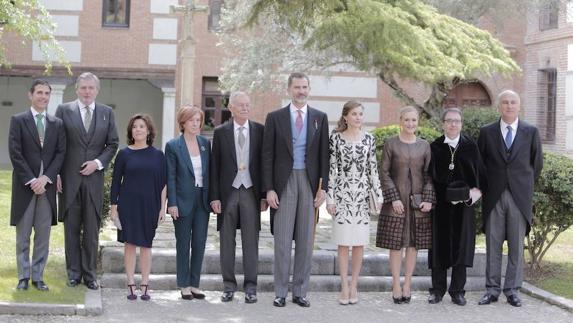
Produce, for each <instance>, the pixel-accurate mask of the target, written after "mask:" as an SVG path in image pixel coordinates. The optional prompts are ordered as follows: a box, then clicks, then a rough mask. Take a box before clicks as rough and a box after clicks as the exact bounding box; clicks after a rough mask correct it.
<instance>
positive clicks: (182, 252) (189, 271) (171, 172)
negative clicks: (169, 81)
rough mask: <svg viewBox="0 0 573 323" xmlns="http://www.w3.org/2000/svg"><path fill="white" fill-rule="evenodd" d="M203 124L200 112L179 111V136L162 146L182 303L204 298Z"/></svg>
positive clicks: (207, 147)
mask: <svg viewBox="0 0 573 323" xmlns="http://www.w3.org/2000/svg"><path fill="white" fill-rule="evenodd" d="M204 121H205V115H204V114H203V111H202V110H201V109H199V108H197V107H190V106H184V107H182V108H180V109H179V111H177V123H178V124H179V130H180V131H181V136H179V138H174V139H172V140H170V141H169V142H168V143H167V145H166V146H165V157H166V159H167V207H168V208H167V211H168V213H169V214H170V215H171V217H172V218H173V224H174V226H175V238H176V241H177V242H176V248H177V286H179V287H180V288H181V297H182V298H183V299H193V298H197V299H203V298H205V294H204V293H203V292H202V291H201V290H200V289H199V279H200V274H201V265H202V264H203V256H204V254H205V242H206V240H207V227H208V225H209V212H210V210H211V209H210V206H209V201H208V192H209V159H210V157H211V143H210V142H209V139H207V138H205V137H203V136H201V135H199V133H200V132H201V128H202V127H203V124H204ZM189 244H191V250H192V251H191V253H190V252H189ZM189 256H191V258H189ZM189 260H191V261H189Z"/></svg>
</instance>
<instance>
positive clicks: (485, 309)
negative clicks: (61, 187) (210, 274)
mask: <svg viewBox="0 0 573 323" xmlns="http://www.w3.org/2000/svg"><path fill="white" fill-rule="evenodd" d="M321 214H322V215H321V221H320V223H319V229H318V230H317V236H316V244H315V248H316V249H320V250H336V245H334V244H332V242H331V241H330V233H331V229H330V226H331V218H330V216H329V215H328V214H327V213H326V211H325V210H324V208H323V209H322V211H321ZM262 226H263V228H262V231H261V241H260V245H261V248H269V249H272V248H273V242H272V236H271V235H270V230H269V221H268V213H265V214H263V221H262ZM375 231H376V221H373V222H372V223H371V233H372V234H371V240H370V245H369V246H367V247H366V252H376V253H380V252H383V250H381V249H379V248H376V247H375V246H374V243H375ZM238 237H240V234H238ZM218 241H219V239H218V234H217V232H216V219H215V218H214V217H212V218H211V221H210V228H209V238H208V244H207V249H208V250H216V251H218V249H219V247H218ZM174 243H175V240H174V235H173V224H172V223H171V221H169V220H168V221H166V222H164V223H163V224H162V225H161V226H160V227H159V228H158V233H157V236H156V242H155V244H154V248H161V247H168V248H172V247H174ZM106 244H111V245H114V244H115V243H114V242H106ZM240 245H241V244H240V243H239V242H238V243H237V246H238V248H240ZM206 294H207V298H206V300H204V301H200V300H193V301H184V300H182V299H181V298H180V296H179V292H178V291H175V290H171V291H160V290H156V291H153V290H152V291H151V295H152V300H151V301H150V302H143V301H141V300H137V301H134V302H131V301H128V300H126V298H125V296H126V291H125V290H123V289H103V290H102V298H103V300H102V302H103V314H102V315H101V316H97V317H82V316H26V315H0V322H161V323H167V322H269V321H272V322H273V323H279V322H289V323H292V322H328V323H335V322H354V323H358V322H360V323H362V322H408V321H410V322H484V321H487V322H508V321H515V322H552V323H553V322H554V323H558V322H572V321H573V313H572V312H568V311H566V310H563V309H561V308H560V307H557V306H554V305H550V304H549V303H547V302H544V301H542V300H539V299H537V298H533V297H530V296H527V295H525V294H522V299H523V303H524V304H523V307H521V308H514V307H512V306H510V305H508V304H507V303H506V302H505V299H504V298H503V297H501V298H500V301H499V302H498V303H494V304H492V305H489V306H478V305H477V302H478V300H479V298H480V297H481V295H482V292H470V293H468V294H467V295H466V297H467V300H468V304H467V305H466V306H465V307H460V306H457V305H454V304H452V303H451V302H450V299H449V297H448V296H446V297H445V299H444V302H442V303H440V304H437V305H430V304H428V303H427V301H426V298H427V292H415V293H413V297H412V303H411V304H408V305H395V304H393V303H392V301H391V294H390V293H387V292H386V293H384V292H368V293H360V295H359V296H360V302H359V303H358V304H357V305H348V306H341V305H339V304H338V303H337V297H338V293H329V292H311V293H309V298H310V301H311V303H312V306H311V307H310V308H300V307H299V306H297V305H294V304H293V303H291V302H290V300H289V302H288V303H287V306H286V308H275V307H273V306H272V300H273V298H274V293H263V292H260V293H259V294H258V296H259V302H258V303H257V304H245V303H244V301H243V297H244V294H242V293H240V292H238V293H236V297H235V300H234V301H233V302H231V303H221V301H220V299H219V297H220V295H221V292H220V291H207V292H206Z"/></svg>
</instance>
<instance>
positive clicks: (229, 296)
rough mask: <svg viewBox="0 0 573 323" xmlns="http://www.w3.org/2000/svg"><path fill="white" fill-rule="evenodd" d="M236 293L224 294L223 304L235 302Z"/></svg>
mask: <svg viewBox="0 0 573 323" xmlns="http://www.w3.org/2000/svg"><path fill="white" fill-rule="evenodd" d="M234 296H235V292H224V293H223V295H222V296H221V302H230V301H232V300H233V297H234Z"/></svg>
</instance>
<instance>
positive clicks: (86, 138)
mask: <svg viewBox="0 0 573 323" xmlns="http://www.w3.org/2000/svg"><path fill="white" fill-rule="evenodd" d="M99 89H100V83H99V79H98V78H97V76H95V75H94V74H92V73H89V72H86V73H82V74H81V75H80V76H79V77H78V79H77V81H76V94H77V96H78V99H77V100H75V101H72V102H68V103H64V104H61V105H60V106H58V109H57V110H56V116H57V117H58V118H60V119H62V120H63V121H64V127H65V129H66V137H67V138H68V140H67V154H66V159H65V160H64V165H63V167H62V172H61V173H60V175H61V182H58V183H59V184H61V185H58V190H59V191H62V194H61V195H60V197H61V198H60V203H59V213H58V219H59V220H60V221H63V222H64V235H65V244H66V269H67V273H68V286H71V287H74V286H76V285H78V284H79V283H80V282H81V280H82V278H83V280H84V283H85V285H86V286H87V287H88V288H89V289H98V288H99V286H98V283H97V280H96V263H97V255H98V238H99V227H100V222H101V213H102V207H103V184H104V169H105V168H106V167H107V166H108V164H109V163H110V161H111V159H112V158H113V156H114V155H115V152H116V151H117V146H118V137H117V129H116V127H115V121H114V120H115V118H114V115H113V111H112V109H111V108H110V107H108V106H106V105H103V104H100V103H96V102H95V98H96V96H97V94H98V92H99Z"/></svg>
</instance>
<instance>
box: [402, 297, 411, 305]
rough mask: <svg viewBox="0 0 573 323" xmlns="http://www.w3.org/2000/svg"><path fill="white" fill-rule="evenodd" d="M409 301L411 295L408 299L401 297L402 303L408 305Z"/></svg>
mask: <svg viewBox="0 0 573 323" xmlns="http://www.w3.org/2000/svg"><path fill="white" fill-rule="evenodd" d="M411 299H412V295H410V296H408V297H406V296H402V303H405V304H409V303H410V300H411Z"/></svg>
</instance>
